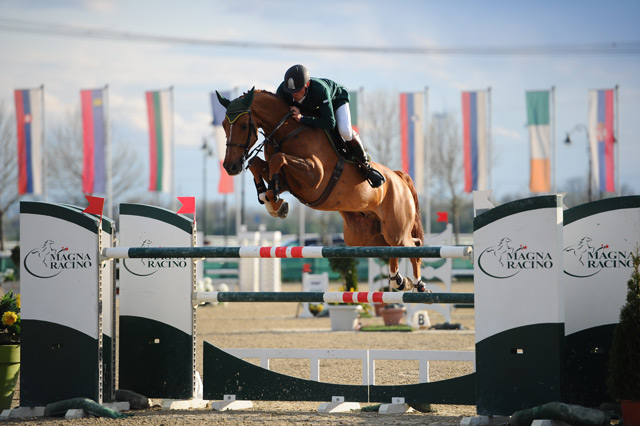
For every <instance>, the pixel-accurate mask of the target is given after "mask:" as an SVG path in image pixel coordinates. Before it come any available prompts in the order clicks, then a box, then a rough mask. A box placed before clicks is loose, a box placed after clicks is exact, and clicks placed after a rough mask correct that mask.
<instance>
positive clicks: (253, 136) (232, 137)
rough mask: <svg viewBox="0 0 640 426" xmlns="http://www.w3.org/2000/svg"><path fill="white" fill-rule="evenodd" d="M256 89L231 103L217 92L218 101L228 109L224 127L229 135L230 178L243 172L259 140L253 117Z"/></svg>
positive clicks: (227, 162) (226, 162)
mask: <svg viewBox="0 0 640 426" xmlns="http://www.w3.org/2000/svg"><path fill="white" fill-rule="evenodd" d="M254 89H255V87H254V88H252V89H251V90H250V91H249V92H247V93H246V94H245V95H243V96H241V97H239V98H237V99H234V100H232V101H230V100H229V99H227V98H225V97H224V96H222V95H221V94H220V93H218V92H217V91H216V95H218V101H219V102H220V104H221V105H222V106H223V107H225V108H226V109H227V112H226V114H225V117H224V121H223V122H222V127H223V128H224V132H225V134H226V135H227V150H226V152H225V155H224V163H223V166H224V169H225V170H226V171H227V173H229V175H230V176H234V175H237V174H239V173H240V172H241V171H242V166H243V163H244V160H245V159H246V158H247V156H248V154H249V150H250V149H251V147H252V146H253V144H255V143H256V141H257V140H258V128H257V127H256V125H255V123H254V122H253V119H252V117H251V103H252V102H253V93H254Z"/></svg>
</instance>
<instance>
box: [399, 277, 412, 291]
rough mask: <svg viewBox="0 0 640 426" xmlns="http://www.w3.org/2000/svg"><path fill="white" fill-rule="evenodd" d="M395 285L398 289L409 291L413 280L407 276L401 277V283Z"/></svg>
mask: <svg viewBox="0 0 640 426" xmlns="http://www.w3.org/2000/svg"><path fill="white" fill-rule="evenodd" d="M395 287H396V290H398V291H411V290H412V289H413V281H411V278H409V277H402V283H401V284H398V285H396V286H395Z"/></svg>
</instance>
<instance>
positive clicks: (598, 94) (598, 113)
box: [589, 89, 616, 192]
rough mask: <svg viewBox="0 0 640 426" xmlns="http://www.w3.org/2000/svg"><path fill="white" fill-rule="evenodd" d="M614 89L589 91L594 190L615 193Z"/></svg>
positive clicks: (590, 144)
mask: <svg viewBox="0 0 640 426" xmlns="http://www.w3.org/2000/svg"><path fill="white" fill-rule="evenodd" d="M613 98H614V92H613V89H609V90H590V91H589V146H590V150H591V170H592V179H593V182H594V183H595V186H594V188H597V189H598V191H600V192H615V190H616V188H615V178H614V171H615V167H614V155H613V149H614V143H615V134H614V130H613V119H614V113H613V110H614V108H613Z"/></svg>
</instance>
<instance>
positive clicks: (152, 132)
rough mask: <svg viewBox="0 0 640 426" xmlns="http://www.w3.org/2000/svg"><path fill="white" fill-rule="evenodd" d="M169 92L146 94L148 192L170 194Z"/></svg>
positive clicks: (171, 137) (170, 132) (171, 140)
mask: <svg viewBox="0 0 640 426" xmlns="http://www.w3.org/2000/svg"><path fill="white" fill-rule="evenodd" d="M171 97H172V91H171V90H158V91H153V92H146V100H147V116H148V120H149V191H156V192H171V183H172V180H173V176H172V162H173V134H172V123H171V118H172V117H171V102H172V99H171Z"/></svg>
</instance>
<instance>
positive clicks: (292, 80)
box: [283, 65, 309, 93]
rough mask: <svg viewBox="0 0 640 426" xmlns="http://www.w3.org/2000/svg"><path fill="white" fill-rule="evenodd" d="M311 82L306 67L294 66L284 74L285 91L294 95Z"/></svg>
mask: <svg viewBox="0 0 640 426" xmlns="http://www.w3.org/2000/svg"><path fill="white" fill-rule="evenodd" d="M308 82H309V71H307V69H306V68H305V66H304V65H294V66H292V67H291V68H289V69H288V70H287V72H286V73H284V85H283V87H284V91H285V92H287V93H294V92H297V91H298V90H300V89H302V88H303V87H304V86H305V85H306V84H307V83H308Z"/></svg>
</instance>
